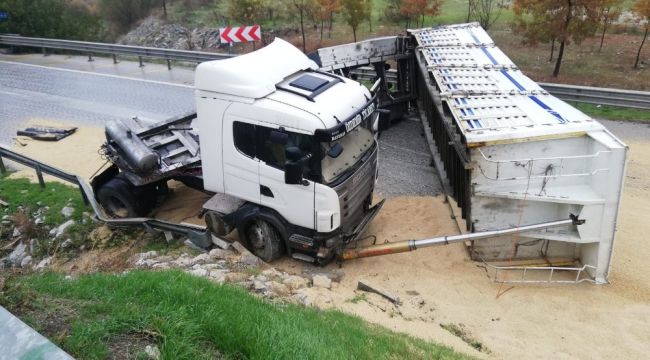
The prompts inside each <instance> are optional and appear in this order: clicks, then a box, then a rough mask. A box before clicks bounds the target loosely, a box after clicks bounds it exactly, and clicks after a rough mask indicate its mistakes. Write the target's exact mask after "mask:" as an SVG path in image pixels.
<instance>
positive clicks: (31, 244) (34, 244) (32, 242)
mask: <svg viewBox="0 0 650 360" xmlns="http://www.w3.org/2000/svg"><path fill="white" fill-rule="evenodd" d="M37 247H38V239H31V240H29V253H30V254H34V253H35V252H36V248H37Z"/></svg>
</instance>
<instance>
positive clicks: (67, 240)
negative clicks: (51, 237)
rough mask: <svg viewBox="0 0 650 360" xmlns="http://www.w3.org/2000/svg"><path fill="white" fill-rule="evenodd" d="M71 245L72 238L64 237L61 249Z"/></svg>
mask: <svg viewBox="0 0 650 360" xmlns="http://www.w3.org/2000/svg"><path fill="white" fill-rule="evenodd" d="M70 246H72V239H66V240H65V241H64V242H62V243H61V249H65V248H68V247H70Z"/></svg>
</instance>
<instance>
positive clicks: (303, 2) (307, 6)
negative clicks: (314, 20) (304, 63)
mask: <svg viewBox="0 0 650 360" xmlns="http://www.w3.org/2000/svg"><path fill="white" fill-rule="evenodd" d="M292 3H293V6H294V7H295V9H296V11H298V16H299V17H300V34H301V35H302V51H303V52H307V46H306V43H305V16H307V15H309V14H310V13H311V12H312V11H313V9H314V5H315V4H314V2H313V1H312V0H292Z"/></svg>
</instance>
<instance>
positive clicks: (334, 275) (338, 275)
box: [302, 268, 345, 282]
mask: <svg viewBox="0 0 650 360" xmlns="http://www.w3.org/2000/svg"><path fill="white" fill-rule="evenodd" d="M302 275H303V276H305V277H309V278H313V277H314V276H316V275H323V276H327V277H328V278H330V280H332V281H334V282H341V280H342V279H343V276H344V275H345V273H344V272H343V271H341V270H338V269H329V270H328V269H322V268H314V269H312V268H306V269H304V270H303V271H302Z"/></svg>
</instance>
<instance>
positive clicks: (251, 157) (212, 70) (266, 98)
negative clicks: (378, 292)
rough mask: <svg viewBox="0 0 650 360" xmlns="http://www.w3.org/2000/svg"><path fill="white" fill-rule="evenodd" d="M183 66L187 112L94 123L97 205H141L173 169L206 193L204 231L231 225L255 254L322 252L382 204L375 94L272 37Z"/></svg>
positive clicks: (123, 211)
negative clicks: (191, 76)
mask: <svg viewBox="0 0 650 360" xmlns="http://www.w3.org/2000/svg"><path fill="white" fill-rule="evenodd" d="M195 76H196V79H195V91H194V93H195V100H196V113H195V114H189V115H185V116H182V117H178V118H174V119H169V120H165V121H162V122H157V123H156V122H150V121H149V122H148V121H145V120H144V119H138V118H132V119H124V120H120V121H111V122H109V123H107V124H106V140H107V141H106V143H105V144H104V145H103V146H102V149H101V152H102V154H103V155H104V156H105V157H106V158H107V159H109V160H110V161H111V162H112V164H113V165H112V166H111V167H109V168H108V169H106V170H105V171H104V172H102V173H101V174H100V175H98V176H96V177H95V178H94V179H93V181H92V186H93V190H94V192H95V194H96V198H97V200H98V202H99V203H100V204H101V205H102V207H103V208H104V209H105V210H106V212H107V213H108V214H109V215H113V216H115V217H122V218H125V217H126V218H133V217H141V216H146V214H147V213H148V212H149V210H151V209H152V208H153V206H154V205H155V203H156V199H157V198H158V196H157V194H159V193H160V192H161V191H163V192H164V190H165V189H167V186H166V185H167V181H169V180H177V181H181V182H183V183H184V184H185V185H187V186H190V187H193V188H195V189H198V190H200V191H204V192H207V193H209V194H212V198H210V199H209V200H208V201H207V202H206V203H205V204H204V205H203V212H202V214H203V216H204V217H205V221H206V226H207V228H208V229H209V230H210V231H211V232H212V233H213V234H215V235H216V236H223V235H227V234H228V233H230V232H231V231H233V230H234V229H237V230H238V232H239V235H240V239H241V240H243V242H244V243H245V244H246V245H247V246H248V247H249V248H250V249H251V251H253V253H255V254H256V255H258V256H259V257H260V258H262V259H263V260H266V261H271V260H274V259H276V258H278V257H280V256H281V255H283V254H284V253H289V254H290V255H291V256H293V257H294V258H298V259H301V260H306V261H310V262H327V261H329V260H331V259H332V258H333V257H334V256H335V255H336V252H337V251H340V250H342V248H343V247H344V246H345V245H346V244H348V243H350V242H352V241H354V240H356V238H357V237H358V236H359V235H360V234H361V233H362V232H363V230H364V229H365V227H366V226H367V225H368V223H369V222H370V221H371V220H372V218H373V217H374V216H375V214H376V213H377V211H378V210H379V209H380V208H381V205H382V203H379V204H378V205H375V206H374V207H372V203H373V200H372V194H373V191H374V188H375V181H376V178H377V151H378V149H377V141H376V138H377V131H378V112H377V101H376V97H375V96H373V94H371V93H370V92H369V91H368V89H366V87H365V86H363V85H361V84H359V83H357V82H355V81H352V80H350V79H346V78H344V77H341V76H338V75H335V74H331V73H325V72H321V71H318V66H317V65H316V64H315V63H314V62H313V61H312V60H310V59H309V58H308V57H307V56H305V55H304V54H303V53H302V52H301V51H300V50H298V49H296V48H295V47H294V46H292V45H291V44H289V43H287V42H285V41H283V40H280V39H276V40H275V41H274V42H273V43H271V44H270V45H268V46H266V47H264V48H262V49H260V50H258V51H255V52H252V53H249V54H246V55H241V56H237V57H235V58H232V59H228V60H217V61H210V62H205V63H202V64H200V65H199V66H198V67H197V69H196V72H195Z"/></svg>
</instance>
